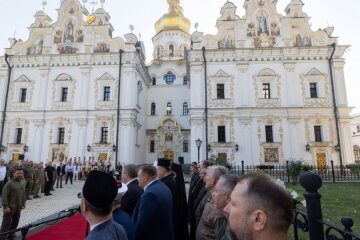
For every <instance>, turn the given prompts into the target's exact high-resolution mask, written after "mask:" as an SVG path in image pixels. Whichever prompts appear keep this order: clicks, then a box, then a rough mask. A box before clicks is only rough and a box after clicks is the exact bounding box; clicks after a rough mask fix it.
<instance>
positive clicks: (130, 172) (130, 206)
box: [121, 164, 144, 216]
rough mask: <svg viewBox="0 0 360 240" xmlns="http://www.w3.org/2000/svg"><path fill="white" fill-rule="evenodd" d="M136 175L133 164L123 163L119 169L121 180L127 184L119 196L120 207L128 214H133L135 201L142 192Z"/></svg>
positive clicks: (136, 171) (136, 169)
mask: <svg viewBox="0 0 360 240" xmlns="http://www.w3.org/2000/svg"><path fill="white" fill-rule="evenodd" d="M137 176H138V168H137V167H136V166H135V165H134V164H128V165H125V166H124V168H123V170H122V171H121V181H122V183H124V184H125V185H126V186H127V192H126V193H125V195H124V196H123V197H122V198H121V209H122V210H124V211H125V212H126V213H128V214H129V216H132V215H133V213H134V209H135V206H136V203H137V202H138V200H139V198H140V196H141V194H143V192H144V190H142V188H141V187H139V181H138V180H137Z"/></svg>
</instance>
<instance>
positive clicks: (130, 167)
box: [123, 164, 138, 178]
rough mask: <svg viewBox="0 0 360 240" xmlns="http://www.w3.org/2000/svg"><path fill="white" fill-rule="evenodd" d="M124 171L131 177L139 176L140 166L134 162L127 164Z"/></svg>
mask: <svg viewBox="0 0 360 240" xmlns="http://www.w3.org/2000/svg"><path fill="white" fill-rule="evenodd" d="M123 171H125V172H126V173H127V174H128V175H129V177H130V178H137V176H138V167H137V166H135V165H134V164H127V165H125V166H124V168H123Z"/></svg>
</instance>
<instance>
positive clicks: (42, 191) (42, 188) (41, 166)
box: [39, 162, 45, 193]
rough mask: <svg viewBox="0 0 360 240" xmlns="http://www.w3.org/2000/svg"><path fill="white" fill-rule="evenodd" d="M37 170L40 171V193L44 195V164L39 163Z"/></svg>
mask: <svg viewBox="0 0 360 240" xmlns="http://www.w3.org/2000/svg"><path fill="white" fill-rule="evenodd" d="M39 170H40V191H41V193H44V188H45V173H44V163H43V162H40V163H39Z"/></svg>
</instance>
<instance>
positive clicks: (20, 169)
mask: <svg viewBox="0 0 360 240" xmlns="http://www.w3.org/2000/svg"><path fill="white" fill-rule="evenodd" d="M16 171H24V169H23V168H22V167H16V168H15V171H14V172H16Z"/></svg>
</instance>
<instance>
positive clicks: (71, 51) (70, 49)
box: [58, 45, 78, 54]
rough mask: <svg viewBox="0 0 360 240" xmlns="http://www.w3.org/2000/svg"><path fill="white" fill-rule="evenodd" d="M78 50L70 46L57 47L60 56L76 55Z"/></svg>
mask: <svg viewBox="0 0 360 240" xmlns="http://www.w3.org/2000/svg"><path fill="white" fill-rule="evenodd" d="M77 50H78V48H76V47H73V46H71V45H59V46H58V51H59V53H60V54H74V53H77Z"/></svg>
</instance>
